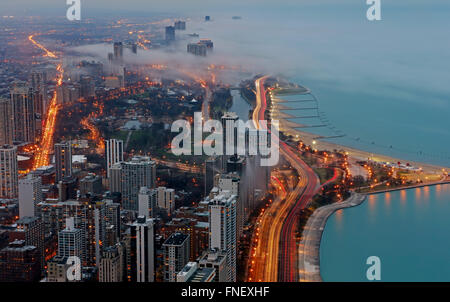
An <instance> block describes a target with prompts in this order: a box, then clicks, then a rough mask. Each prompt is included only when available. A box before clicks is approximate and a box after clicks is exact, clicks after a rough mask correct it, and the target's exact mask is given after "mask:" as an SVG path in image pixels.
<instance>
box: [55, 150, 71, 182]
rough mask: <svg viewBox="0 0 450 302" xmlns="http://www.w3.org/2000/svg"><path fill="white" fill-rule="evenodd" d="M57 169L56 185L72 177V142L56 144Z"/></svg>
mask: <svg viewBox="0 0 450 302" xmlns="http://www.w3.org/2000/svg"><path fill="white" fill-rule="evenodd" d="M55 168H56V176H55V182H56V183H59V182H60V181H61V180H63V179H64V178H66V177H71V176H72V144H71V143H70V142H61V143H59V144H55Z"/></svg>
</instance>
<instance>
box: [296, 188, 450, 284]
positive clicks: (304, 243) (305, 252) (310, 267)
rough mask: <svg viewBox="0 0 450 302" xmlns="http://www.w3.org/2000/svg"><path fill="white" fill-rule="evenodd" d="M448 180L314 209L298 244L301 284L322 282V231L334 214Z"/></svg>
mask: <svg viewBox="0 0 450 302" xmlns="http://www.w3.org/2000/svg"><path fill="white" fill-rule="evenodd" d="M448 184H450V180H444V181H440V182H434V183H428V184H419V185H415V186H411V187H403V188H393V189H388V190H379V191H376V192H369V193H356V192H352V195H351V196H350V197H349V198H348V199H346V200H344V201H342V202H337V203H333V204H330V205H326V206H323V207H320V208H318V209H316V210H315V211H314V212H313V214H312V215H311V216H310V217H309V218H308V221H307V222H306V225H305V227H304V230H303V232H304V233H303V234H302V240H301V241H300V244H299V248H298V250H299V263H298V267H299V272H300V273H299V274H300V281H301V282H323V280H322V276H321V275H320V246H321V244H322V236H323V231H324V230H325V226H326V224H327V222H328V218H330V216H331V215H333V214H334V213H335V212H337V211H339V210H342V209H347V208H352V207H357V206H359V205H361V204H363V202H364V201H365V200H366V198H367V196H368V195H375V194H384V193H389V192H394V191H402V190H409V189H416V188H423V187H429V186H437V185H448Z"/></svg>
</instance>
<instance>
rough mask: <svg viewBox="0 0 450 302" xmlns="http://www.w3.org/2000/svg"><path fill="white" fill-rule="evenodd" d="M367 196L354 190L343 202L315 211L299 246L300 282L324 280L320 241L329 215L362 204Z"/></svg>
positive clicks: (305, 228)
mask: <svg viewBox="0 0 450 302" xmlns="http://www.w3.org/2000/svg"><path fill="white" fill-rule="evenodd" d="M365 198H366V195H361V194H358V193H354V192H353V193H352V195H351V196H350V197H349V198H348V199H346V200H344V201H343V202H338V203H333V204H330V205H326V206H323V207H320V208H318V209H316V210H315V211H314V213H313V214H312V215H311V217H310V218H309V219H308V222H307V223H306V226H305V227H304V231H303V236H302V240H301V241H300V245H299V248H298V259H299V261H298V268H299V275H300V280H299V281H300V282H321V281H322V277H321V276H320V242H321V240H322V233H323V230H324V229H325V225H326V223H327V220H328V217H330V216H331V215H332V214H333V213H334V212H336V211H338V210H340V209H344V208H350V207H354V206H358V205H360V204H361V203H363V201H364V199H365Z"/></svg>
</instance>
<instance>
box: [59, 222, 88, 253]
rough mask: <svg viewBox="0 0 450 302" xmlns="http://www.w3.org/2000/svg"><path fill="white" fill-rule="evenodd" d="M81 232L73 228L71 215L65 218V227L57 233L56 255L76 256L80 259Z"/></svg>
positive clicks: (73, 223)
mask: <svg viewBox="0 0 450 302" xmlns="http://www.w3.org/2000/svg"><path fill="white" fill-rule="evenodd" d="M82 240H83V238H82V234H81V230H80V229H77V228H75V221H74V218H73V217H69V218H66V228H65V229H64V230H62V231H60V232H59V233H58V256H60V257H72V256H76V257H78V258H80V260H81V259H82V253H83V251H82V249H83V247H82Z"/></svg>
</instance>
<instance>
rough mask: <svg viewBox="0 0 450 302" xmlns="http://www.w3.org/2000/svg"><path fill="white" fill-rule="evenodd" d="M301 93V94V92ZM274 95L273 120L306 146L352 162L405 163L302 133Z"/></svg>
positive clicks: (428, 167)
mask: <svg viewBox="0 0 450 302" xmlns="http://www.w3.org/2000/svg"><path fill="white" fill-rule="evenodd" d="M300 93H301V92H300ZM273 95H274V96H275V97H273V98H272V104H273V105H275V106H273V107H272V109H271V118H272V119H276V120H279V121H280V131H281V132H283V133H284V134H286V135H292V136H293V137H295V138H298V139H301V140H302V141H303V142H304V143H305V144H307V145H311V146H313V141H314V142H315V144H314V148H315V149H317V150H335V149H336V150H344V151H345V152H347V153H348V155H349V157H350V160H352V161H357V160H358V161H359V160H368V159H370V160H372V161H377V162H389V163H397V162H403V163H404V162H405V160H404V159H401V158H395V157H391V156H387V155H382V154H377V153H371V152H367V151H363V150H359V149H355V148H351V147H347V146H343V145H339V144H336V143H332V142H328V141H324V140H321V139H320V138H317V134H312V133H308V132H305V131H301V130H299V129H298V128H299V127H302V125H301V124H298V123H295V122H292V121H289V120H287V118H294V117H295V116H292V115H290V114H288V113H286V112H282V110H283V109H286V108H288V107H286V106H283V103H285V102H286V101H283V100H282V98H283V94H276V93H275V91H274V92H273ZM408 162H409V164H410V165H412V166H413V167H416V168H422V169H423V171H424V172H425V173H429V174H442V172H443V169H444V170H445V171H448V170H449V168H448V167H441V166H437V165H432V164H427V163H421V162H414V161H408Z"/></svg>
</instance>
